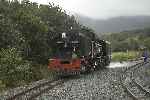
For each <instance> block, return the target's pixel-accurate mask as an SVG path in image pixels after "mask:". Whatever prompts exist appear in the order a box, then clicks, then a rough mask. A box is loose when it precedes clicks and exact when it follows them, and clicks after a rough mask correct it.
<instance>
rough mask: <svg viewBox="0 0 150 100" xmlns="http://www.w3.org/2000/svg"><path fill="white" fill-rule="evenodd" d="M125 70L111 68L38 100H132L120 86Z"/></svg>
mask: <svg viewBox="0 0 150 100" xmlns="http://www.w3.org/2000/svg"><path fill="white" fill-rule="evenodd" d="M123 70H124V68H110V69H104V70H100V71H97V72H94V73H89V74H88V75H82V76H80V77H78V78H75V79H72V80H69V81H68V82H66V83H64V84H63V86H58V87H55V88H54V89H53V90H50V91H48V92H47V93H45V94H42V95H41V96H39V97H38V98H36V99H37V100H131V98H130V97H128V95H127V94H126V92H124V89H123V88H122V86H121V84H120V80H119V77H120V74H121V73H122V71H123Z"/></svg>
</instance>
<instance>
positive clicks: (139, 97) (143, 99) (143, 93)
mask: <svg viewBox="0 0 150 100" xmlns="http://www.w3.org/2000/svg"><path fill="white" fill-rule="evenodd" d="M148 63H150V61H148V62H146V63H145V62H143V61H140V62H139V63H136V64H135V65H133V66H130V67H129V68H127V69H126V70H124V71H123V73H122V76H121V77H120V80H121V84H122V86H123V88H124V89H125V90H126V91H127V93H128V94H129V95H130V96H131V97H132V98H133V100H150V91H148V90H147V89H145V88H144V87H143V86H142V85H141V84H140V83H138V82H137V81H136V80H135V79H134V77H133V75H134V72H136V71H137V69H138V68H141V67H143V66H144V65H146V64H148ZM127 81H128V82H127Z"/></svg>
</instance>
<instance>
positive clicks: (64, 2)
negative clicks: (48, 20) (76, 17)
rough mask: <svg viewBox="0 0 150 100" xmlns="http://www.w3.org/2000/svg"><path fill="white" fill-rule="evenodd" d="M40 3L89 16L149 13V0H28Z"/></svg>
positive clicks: (100, 16) (103, 16)
mask: <svg viewBox="0 0 150 100" xmlns="http://www.w3.org/2000/svg"><path fill="white" fill-rule="evenodd" d="M30 1H34V2H38V3H42V4H48V2H54V3H55V4H59V5H60V6H61V7H62V8H63V9H65V10H66V11H68V12H74V13H79V14H82V15H85V16H88V17H91V18H96V19H107V18H111V17H117V16H135V15H150V0H30Z"/></svg>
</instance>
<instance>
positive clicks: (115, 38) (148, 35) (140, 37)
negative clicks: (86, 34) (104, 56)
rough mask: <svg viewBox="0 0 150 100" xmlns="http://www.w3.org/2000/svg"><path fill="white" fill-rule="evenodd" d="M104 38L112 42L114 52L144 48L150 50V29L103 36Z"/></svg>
mask: <svg viewBox="0 0 150 100" xmlns="http://www.w3.org/2000/svg"><path fill="white" fill-rule="evenodd" d="M102 38H103V39H104V40H107V41H110V42H111V45H112V51H126V50H133V51H137V50H139V49H142V48H143V47H146V48H148V49H149V50H150V45H149V42H150V28H144V29H138V30H132V31H123V32H118V33H112V34H103V35H102Z"/></svg>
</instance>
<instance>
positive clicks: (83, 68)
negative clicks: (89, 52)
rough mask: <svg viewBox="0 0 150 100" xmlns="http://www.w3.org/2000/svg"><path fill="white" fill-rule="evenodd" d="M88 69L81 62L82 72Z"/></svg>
mask: <svg viewBox="0 0 150 100" xmlns="http://www.w3.org/2000/svg"><path fill="white" fill-rule="evenodd" d="M86 71H87V68H86V66H85V65H83V64H81V74H82V73H85V72H86Z"/></svg>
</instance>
